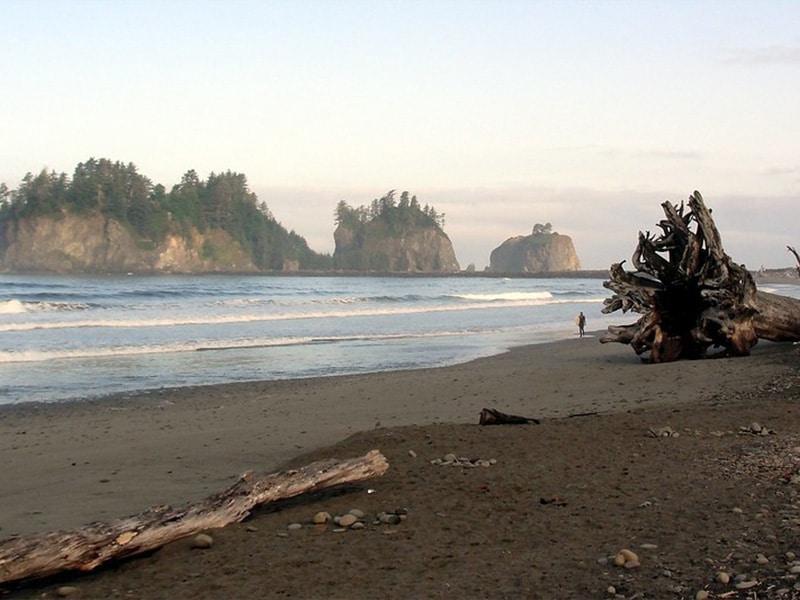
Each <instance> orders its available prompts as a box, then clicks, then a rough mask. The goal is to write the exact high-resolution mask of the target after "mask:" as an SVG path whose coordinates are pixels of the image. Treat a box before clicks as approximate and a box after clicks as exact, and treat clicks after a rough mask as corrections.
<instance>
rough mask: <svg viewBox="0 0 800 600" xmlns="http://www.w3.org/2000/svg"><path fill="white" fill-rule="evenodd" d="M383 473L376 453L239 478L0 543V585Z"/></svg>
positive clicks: (94, 561)
mask: <svg viewBox="0 0 800 600" xmlns="http://www.w3.org/2000/svg"><path fill="white" fill-rule="evenodd" d="M388 468H389V463H388V462H387V460H386V458H385V457H384V456H383V455H382V454H381V453H380V452H379V451H377V450H372V451H371V452H368V453H367V454H365V455H364V456H361V457H357V458H350V459H347V460H337V459H329V460H323V461H318V462H314V463H311V464H309V465H307V466H305V467H302V468H300V469H297V470H291V471H283V472H279V473H272V474H269V475H261V476H256V475H255V474H254V473H252V472H247V473H244V474H242V475H241V476H240V478H239V481H237V482H236V483H235V484H233V485H232V486H231V487H229V488H228V489H226V490H224V491H223V492H220V493H218V494H214V495H212V496H209V497H208V498H205V499H204V500H202V501H200V502H198V503H195V504H189V505H187V506H185V507H183V508H177V509H176V508H171V507H169V506H154V507H152V508H150V509H148V510H146V511H144V512H142V513H139V514H137V515H134V516H131V517H127V518H123V519H118V520H116V521H113V522H111V523H92V524H90V525H87V526H85V527H81V528H79V529H74V530H69V531H55V532H51V533H43V534H36V535H31V536H26V537H21V538H10V539H7V540H5V541H2V542H0V584H2V583H8V582H12V581H19V580H28V579H35V578H41V577H47V576H49V575H54V574H56V573H60V572H63V571H75V570H78V571H91V570H92V569H94V568H95V567H97V566H99V565H101V564H103V563H105V562H107V561H109V560H112V559H114V560H118V559H121V558H126V557H130V556H134V555H137V554H142V553H144V552H148V551H150V550H155V549H156V548H160V547H161V546H164V545H165V544H167V543H169V542H173V541H175V540H178V539H181V538H184V537H187V536H190V535H194V534H196V533H199V532H201V531H205V530H208V529H216V528H219V527H224V526H225V525H229V524H230V523H236V522H239V521H242V520H243V519H245V518H246V517H247V516H248V515H249V514H250V511H251V510H252V509H253V508H254V507H255V506H257V505H260V504H265V503H267V502H274V501H276V500H282V499H285V498H292V497H294V496H298V495H300V494H304V493H308V492H313V491H318V490H322V489H326V488H330V487H334V486H337V485H340V484H344V483H356V482H360V481H364V480H366V479H370V478H372V477H377V476H379V475H383V474H384V473H385V472H386V470H387V469H388Z"/></svg>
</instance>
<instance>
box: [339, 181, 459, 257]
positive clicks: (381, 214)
mask: <svg viewBox="0 0 800 600" xmlns="http://www.w3.org/2000/svg"><path fill="white" fill-rule="evenodd" d="M336 223H337V227H336V231H335V232H334V234H333V237H334V241H335V242H336V249H335V250H334V253H333V264H334V266H335V268H337V269H341V270H347V271H377V272H405V273H454V272H457V271H459V269H460V267H459V265H458V261H457V260H456V255H455V252H454V250H453V244H452V243H451V242H450V238H448V237H447V234H445V232H444V230H443V229H442V227H443V225H444V215H439V214H438V213H437V212H436V210H435V209H434V208H433V207H431V206H428V205H425V206H424V207H421V206H420V204H419V201H418V200H417V197H416V196H411V197H409V194H408V192H403V193H402V194H401V195H400V199H399V200H396V199H395V192H394V190H392V191H390V192H388V193H387V194H386V195H385V196H383V197H382V198H380V199H379V200H373V202H372V205H371V206H370V207H369V208H368V207H365V206H361V207H359V208H352V207H351V206H349V205H348V204H347V203H346V202H344V201H341V202H339V204H338V206H337V207H336Z"/></svg>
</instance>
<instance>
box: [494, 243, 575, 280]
mask: <svg viewBox="0 0 800 600" xmlns="http://www.w3.org/2000/svg"><path fill="white" fill-rule="evenodd" d="M580 268H581V263H580V261H579V260H578V255H577V253H576V252H575V246H574V245H573V244H572V238H570V237H569V236H568V235H559V234H558V233H538V234H533V235H527V236H522V235H520V236H517V237H513V238H510V239H507V240H506V241H505V242H503V243H502V244H501V245H500V246H498V247H497V248H495V249H494V250H492V254H491V256H490V257H489V270H490V271H493V272H497V273H546V272H551V271H577V270H579V269H580Z"/></svg>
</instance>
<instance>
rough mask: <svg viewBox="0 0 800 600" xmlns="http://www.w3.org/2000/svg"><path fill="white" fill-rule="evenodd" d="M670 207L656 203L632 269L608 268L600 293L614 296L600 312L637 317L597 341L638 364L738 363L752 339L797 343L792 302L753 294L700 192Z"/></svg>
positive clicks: (797, 307)
mask: <svg viewBox="0 0 800 600" xmlns="http://www.w3.org/2000/svg"><path fill="white" fill-rule="evenodd" d="M687 204H688V211H687V210H686V207H685V206H684V204H683V203H681V205H680V206H679V207H678V206H675V205H673V204H672V203H670V202H664V203H663V204H662V205H661V206H662V207H663V209H664V214H665V218H664V219H663V220H662V221H660V222H659V223H658V227H659V228H661V230H662V233H661V235H659V236H656V235H651V234H650V232H649V231H648V232H647V233H645V234H643V233H641V232H640V233H639V243H638V245H637V247H636V250H635V251H634V254H633V258H632V262H633V266H634V267H635V268H636V271H634V272H626V271H625V270H624V269H623V268H622V264H623V263H615V264H613V265H611V271H610V280H609V281H606V282H604V284H603V285H604V286H605V287H606V288H608V289H610V290H612V291H613V292H614V295H613V296H612V297H611V298H608V299H606V300H605V307H604V308H603V312H604V313H611V312H614V311H616V310H622V311H623V312H627V311H632V312H636V313H639V314H641V317H640V318H639V320H638V321H636V323H633V324H631V325H623V326H616V325H612V326H610V327H609V328H608V331H607V332H606V333H605V334H604V335H603V336H602V338H601V339H600V341H601V342H604V343H605V342H620V343H623V344H630V346H631V347H632V348H633V350H634V351H635V352H636V353H637V354H638V355H640V356H642V357H643V360H646V361H648V362H669V361H673V360H679V359H683V358H689V359H695V358H704V357H706V356H708V355H709V353H708V351H709V349H710V348H717V349H720V350H719V351H718V352H717V353H716V354H721V355H727V356H746V355H748V354H749V353H750V349H751V348H752V347H753V346H754V345H755V344H756V343H757V342H758V339H759V338H763V339H767V340H772V341H797V340H800V301H798V300H796V299H794V298H786V297H784V296H778V295H775V294H768V293H765V292H759V291H757V290H756V285H755V282H754V280H753V277H752V275H751V274H750V272H749V271H748V270H747V269H746V268H745V266H744V265H739V264H736V263H734V262H733V260H732V259H731V258H730V257H729V256H728V255H727V254H726V253H725V250H724V248H723V247H722V237H721V236H720V234H719V231H717V228H716V226H715V225H714V220H713V219H712V217H711V211H710V210H708V209H707V208H706V206H705V203H704V202H703V197H702V196H701V195H700V192H694V193H693V194H692V195H691V196H690V197H689V200H688V203H687Z"/></svg>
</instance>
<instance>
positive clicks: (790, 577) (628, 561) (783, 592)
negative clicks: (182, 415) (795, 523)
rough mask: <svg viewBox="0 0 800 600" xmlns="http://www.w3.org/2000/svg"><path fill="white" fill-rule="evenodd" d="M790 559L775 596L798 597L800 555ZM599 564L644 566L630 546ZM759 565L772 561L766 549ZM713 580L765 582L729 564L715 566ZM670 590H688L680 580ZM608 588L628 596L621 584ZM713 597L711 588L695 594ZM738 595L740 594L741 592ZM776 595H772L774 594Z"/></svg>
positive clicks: (736, 585)
mask: <svg viewBox="0 0 800 600" xmlns="http://www.w3.org/2000/svg"><path fill="white" fill-rule="evenodd" d="M640 547H641V548H643V549H645V550H655V549H656V548H658V546H656V545H655V544H642V545H641V546H640ZM784 559H785V561H786V564H785V573H784V574H783V575H782V576H780V577H781V579H782V580H783V581H785V582H786V586H785V587H781V588H779V589H775V590H774V594H775V597H777V598H789V597H792V598H794V597H795V596H794V595H792V594H796V593H797V592H800V559H798V557H797V555H796V554H795V553H794V552H787V553H786V554H785V555H784ZM707 560H708V562H709V564H713V562H712V561H711V559H707ZM597 562H598V563H599V564H602V565H606V564H613V565H614V566H616V567H619V568H623V569H635V568H637V567H639V566H641V562H640V559H639V556H638V555H637V554H636V553H635V552H633V551H632V550H629V549H627V548H623V549H621V550H619V551H618V552H617V553H616V554H614V555H613V556H608V557H603V558H600V559H598V561H597ZM752 562H753V563H754V564H755V566H756V569H758V568H759V567H766V566H768V565H770V564H771V561H770V559H769V558H768V557H767V556H766V555H765V554H763V553H757V554H755V556H753V558H752ZM662 575H664V576H665V577H668V578H671V577H672V576H673V575H672V573H671V572H670V571H666V570H665V571H663V572H662ZM712 583H713V584H715V585H720V586H725V587H730V588H731V589H732V590H735V591H743V590H750V589H752V588H755V587H757V586H758V585H760V584H761V583H762V581H760V580H759V579H758V578H757V577H756V576H755V575H754V574H753V573H744V572H743V573H737V572H736V571H735V570H733V569H731V568H730V567H729V566H724V567H717V568H715V570H714V576H713V582H712ZM666 591H668V592H671V593H679V594H685V593H686V592H687V591H688V590H687V588H686V587H685V586H683V585H680V584H676V585H670V586H668V587H667V588H666ZM735 591H731V592H729V593H726V594H723V595H719V596H718V597H727V596H728V594H733V593H735ZM606 592H607V593H608V594H609V595H611V596H612V597H614V598H624V597H625V596H623V595H620V594H618V592H617V588H616V587H615V586H614V585H609V586H608V588H607V589H606ZM711 597H712V593H711V592H710V591H709V590H707V589H701V590H698V591H697V592H696V593H695V595H694V600H708V599H709V598H711ZM737 597H738V596H737ZM770 597H772V596H770Z"/></svg>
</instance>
